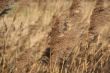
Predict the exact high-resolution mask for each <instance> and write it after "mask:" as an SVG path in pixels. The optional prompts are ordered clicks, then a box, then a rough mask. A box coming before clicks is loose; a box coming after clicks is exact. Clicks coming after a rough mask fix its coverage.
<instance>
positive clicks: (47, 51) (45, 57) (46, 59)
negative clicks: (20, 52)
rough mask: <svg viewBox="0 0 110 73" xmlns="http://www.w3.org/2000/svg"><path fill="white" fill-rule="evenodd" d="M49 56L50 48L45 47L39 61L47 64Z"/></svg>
mask: <svg viewBox="0 0 110 73" xmlns="http://www.w3.org/2000/svg"><path fill="white" fill-rule="evenodd" d="M50 56H51V48H46V50H45V51H44V53H43V55H42V57H41V59H40V60H41V63H43V64H48V63H49V60H50Z"/></svg>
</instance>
